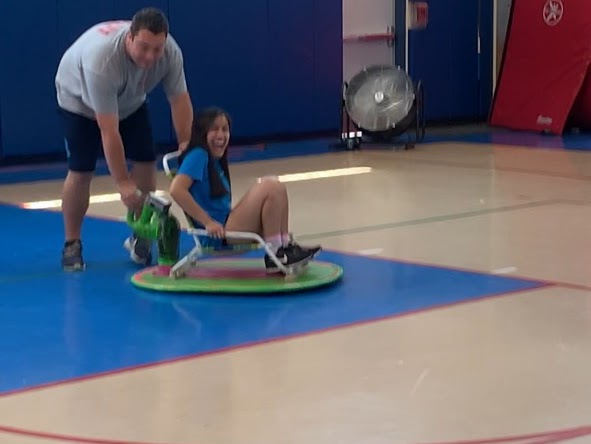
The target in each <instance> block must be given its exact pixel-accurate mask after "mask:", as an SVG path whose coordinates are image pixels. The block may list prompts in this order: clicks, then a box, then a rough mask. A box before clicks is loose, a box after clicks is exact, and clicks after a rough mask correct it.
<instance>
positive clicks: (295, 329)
mask: <svg viewBox="0 0 591 444" xmlns="http://www.w3.org/2000/svg"><path fill="white" fill-rule="evenodd" d="M0 217H1V218H2V220H3V221H5V223H7V222H6V221H10V230H9V231H8V230H6V231H5V234H7V236H5V237H4V245H3V252H4V253H3V254H2V256H1V258H0V359H1V362H2V371H0V393H5V392H8V391H13V390H18V389H23V388H27V387H32V386H38V385H42V384H46V383H52V382H58V381H64V380H68V379H71V378H76V377H82V376H87V375H93V374H97V373H100V372H105V371H112V370H117V369H121V368H126V367H130V366H137V365H141V364H146V363H154V362H159V361H162V360H167V359H171V358H176V357H182V356H187V355H194V354H198V353H203V352H208V351H214V350H218V349H222V348H226V347H231V346H237V345H242V344H248V343H252V342H253V341H260V340H267V339H271V338H281V337H285V336H287V335H293V334H299V333H305V332H312V331H317V330H321V329H326V328H331V327H337V326H343V325H346V324H351V323H355V322H360V321H366V320H371V319H376V318H381V317H384V316H389V315H396V314H402V313H406V312H409V311H413V310H417V309H426V308H430V307H435V306H440V305H443V304H449V303H454V302H461V301H466V300H473V299H477V298H481V297H485V296H490V295H495V294H502V293H505V292H512V291H518V290H523V289H531V288H538V287H541V286H543V284H541V283H538V282H533V281H526V280H520V279H512V278H508V277H499V276H491V275H486V274H479V273H471V272H464V271H456V270H449V269H444V268H437V267H430V266H418V265H412V264H405V263H397V262H393V261H388V260H379V259H372V258H367V257H363V256H356V255H345V254H337V253H334V252H323V253H322V254H321V256H320V257H319V259H320V260H325V261H332V262H335V263H338V264H340V265H341V266H343V267H344V276H343V279H342V280H341V281H340V282H339V283H338V284H335V285H334V286H331V287H327V288H324V289H322V290H314V291H311V292H306V293H300V294H291V295H283V296H242V297H240V296H219V295H218V296H216V295H202V296H187V295H165V294H158V293H153V292H147V291H143V290H140V289H137V288H135V287H134V286H132V285H131V284H130V278H131V276H132V274H133V273H134V272H135V271H136V270H137V268H136V267H135V266H134V265H133V264H131V263H130V262H129V259H128V256H127V253H126V252H125V251H124V250H123V249H122V248H121V243H122V241H123V239H124V238H125V237H126V236H127V235H128V230H127V227H126V226H125V224H123V223H118V222H114V221H106V220H99V219H90V218H88V219H87V220H86V222H85V225H84V236H83V237H84V241H85V243H84V247H85V257H86V260H87V263H88V269H87V271H86V272H84V273H77V274H68V273H63V272H62V271H61V269H60V264H59V262H60V261H59V260H60V251H61V246H62V237H61V236H62V222H61V215H60V214H59V213H50V212H31V211H27V210H22V209H19V208H15V207H6V206H0ZM189 242H190V239H188V237H186V238H185V239H184V246H183V251H186V248H188V247H189V246H190V245H191V244H190V243H189Z"/></svg>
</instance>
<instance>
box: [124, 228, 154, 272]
mask: <svg viewBox="0 0 591 444" xmlns="http://www.w3.org/2000/svg"><path fill="white" fill-rule="evenodd" d="M123 247H125V249H126V250H127V251H129V256H130V257H131V260H132V261H134V262H135V263H136V264H138V265H150V264H151V263H152V241H151V240H150V239H144V238H141V237H137V236H136V235H135V234H132V235H131V236H129V237H128V238H127V239H125V243H124V244H123Z"/></svg>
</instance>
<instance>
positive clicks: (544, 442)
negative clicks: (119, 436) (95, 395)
mask: <svg viewBox="0 0 591 444" xmlns="http://www.w3.org/2000/svg"><path fill="white" fill-rule="evenodd" d="M0 432H3V433H6V434H10V435H19V436H27V437H30V438H40V439H46V440H51V441H61V442H69V443H78V444H165V443H155V442H146V441H141V442H140V441H121V440H113V439H99V438H85V437H78V436H72V435H63V434H58V433H48V432H38V431H34V430H25V429H20V428H17V427H8V426H0ZM588 435H591V426H583V427H576V428H572V429H564V430H556V431H551V432H541V433H532V434H527V435H514V436H507V437H500V438H489V439H477V440H468V441H445V442H437V443H433V442H431V443H428V444H503V443H515V442H518V441H524V442H523V443H522V444H551V443H559V442H563V441H565V440H571V439H575V438H580V437H583V436H588ZM525 441H527V442H525ZM167 444H172V443H167ZM175 444H180V443H175ZM193 444H195V443H193ZM425 444H427V443H425Z"/></svg>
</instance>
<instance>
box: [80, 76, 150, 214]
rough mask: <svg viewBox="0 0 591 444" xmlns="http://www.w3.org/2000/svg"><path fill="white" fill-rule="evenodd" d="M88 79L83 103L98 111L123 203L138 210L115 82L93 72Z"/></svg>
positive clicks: (109, 163) (108, 161) (110, 166)
mask: <svg viewBox="0 0 591 444" xmlns="http://www.w3.org/2000/svg"><path fill="white" fill-rule="evenodd" d="M85 76H86V94H85V96H84V97H83V99H84V100H85V102H86V103H88V104H89V106H90V107H91V108H92V109H94V111H95V118H96V122H97V125H98V127H99V129H100V133H101V141H102V144H103V150H104V152H105V159H106V161H107V166H108V167H109V172H110V173H111V177H113V180H114V181H115V183H116V184H117V188H118V190H119V193H120V194H121V199H122V200H123V203H124V204H125V205H127V206H128V207H135V206H137V204H138V202H139V198H138V196H137V187H136V185H135V183H134V181H133V180H131V178H130V176H129V172H128V171H127V163H126V161H125V149H124V147H123V140H122V139H121V133H120V132H119V113H118V105H117V88H116V86H115V82H113V80H112V79H111V78H110V77H109V76H107V75H106V74H98V73H96V72H94V71H93V70H91V69H88V70H87V71H86V72H85Z"/></svg>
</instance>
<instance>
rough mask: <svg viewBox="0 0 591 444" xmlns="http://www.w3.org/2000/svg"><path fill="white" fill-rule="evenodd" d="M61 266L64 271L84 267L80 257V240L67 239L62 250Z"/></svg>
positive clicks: (80, 269)
mask: <svg viewBox="0 0 591 444" xmlns="http://www.w3.org/2000/svg"><path fill="white" fill-rule="evenodd" d="M62 268H63V269H64V271H83V270H84V269H85V268H86V264H85V263H84V259H82V242H81V241H80V240H74V241H68V242H66V243H65V244H64V249H63V250H62Z"/></svg>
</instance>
